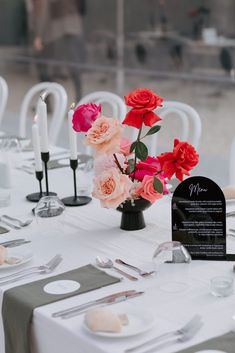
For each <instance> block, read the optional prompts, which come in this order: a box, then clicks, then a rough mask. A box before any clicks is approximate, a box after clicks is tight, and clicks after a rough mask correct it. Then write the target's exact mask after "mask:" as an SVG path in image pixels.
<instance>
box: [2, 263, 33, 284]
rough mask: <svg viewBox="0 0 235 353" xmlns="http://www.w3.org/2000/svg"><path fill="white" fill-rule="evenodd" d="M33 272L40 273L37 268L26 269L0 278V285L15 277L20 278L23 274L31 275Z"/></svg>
mask: <svg viewBox="0 0 235 353" xmlns="http://www.w3.org/2000/svg"><path fill="white" fill-rule="evenodd" d="M34 271H40V269H39V267H38V266H35V267H30V268H26V269H24V270H21V271H18V272H15V273H12V274H11V275H7V276H4V277H0V284H1V283H2V282H5V281H7V280H9V279H13V278H15V277H18V276H21V275H24V274H28V273H31V272H34Z"/></svg>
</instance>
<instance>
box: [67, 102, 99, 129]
mask: <svg viewBox="0 0 235 353" xmlns="http://www.w3.org/2000/svg"><path fill="white" fill-rule="evenodd" d="M100 112H101V105H100V104H98V105H97V104H94V103H87V104H82V105H79V106H78V107H77V109H75V111H74V113H73V129H74V130H75V131H77V132H87V131H88V130H89V129H90V128H91V125H92V124H93V122H94V121H95V120H96V119H97V118H98V117H99V115H100Z"/></svg>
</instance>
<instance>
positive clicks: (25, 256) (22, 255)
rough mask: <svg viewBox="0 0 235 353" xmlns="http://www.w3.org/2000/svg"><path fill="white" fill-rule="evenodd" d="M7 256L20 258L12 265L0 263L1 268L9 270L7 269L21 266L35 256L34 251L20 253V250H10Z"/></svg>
mask: <svg viewBox="0 0 235 353" xmlns="http://www.w3.org/2000/svg"><path fill="white" fill-rule="evenodd" d="M7 257H15V258H17V259H19V262H17V263H15V264H12V265H10V264H7V263H4V264H3V265H0V270H7V269H11V268H15V267H18V266H21V265H23V264H25V263H27V262H29V261H30V260H32V258H33V253H32V252H24V253H20V252H16V251H14V252H13V251H12V252H10V251H9V252H8V254H7Z"/></svg>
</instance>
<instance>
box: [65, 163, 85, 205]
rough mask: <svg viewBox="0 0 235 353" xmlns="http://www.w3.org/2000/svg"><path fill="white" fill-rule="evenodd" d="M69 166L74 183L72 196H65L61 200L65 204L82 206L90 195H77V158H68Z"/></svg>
mask: <svg viewBox="0 0 235 353" xmlns="http://www.w3.org/2000/svg"><path fill="white" fill-rule="evenodd" d="M70 167H71V169H72V170H73V184H74V196H69V197H65V198H64V199H62V200H61V201H62V202H63V203H64V205H65V206H72V207H74V206H83V205H86V204H88V203H89V202H90V201H91V197H88V196H78V195H77V181H76V170H77V167H78V160H77V159H70Z"/></svg>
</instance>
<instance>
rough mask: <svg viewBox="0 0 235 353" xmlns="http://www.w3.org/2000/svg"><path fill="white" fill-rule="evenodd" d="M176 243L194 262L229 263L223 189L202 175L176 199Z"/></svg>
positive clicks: (185, 185) (177, 192)
mask: <svg viewBox="0 0 235 353" xmlns="http://www.w3.org/2000/svg"><path fill="white" fill-rule="evenodd" d="M171 207H172V240H176V241H180V242H181V243H182V244H183V245H184V246H185V247H186V248H187V250H188V251H189V253H190V254H191V257H192V259H194V260H226V259H227V257H226V204H225V198H224V194H223V192H222V190H221V189H220V187H219V186H218V185H217V184H216V183H215V182H214V181H212V180H211V179H208V178H206V177H202V176H195V177H190V178H188V179H186V180H184V181H183V182H182V183H180V184H179V185H178V187H177V188H176V190H175V192H174V194H173V197H172V204H171Z"/></svg>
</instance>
